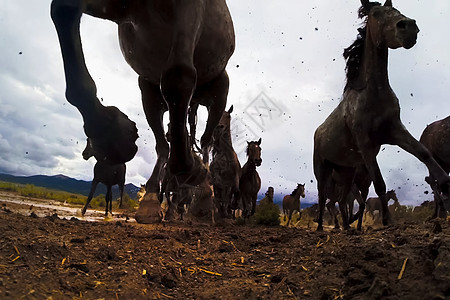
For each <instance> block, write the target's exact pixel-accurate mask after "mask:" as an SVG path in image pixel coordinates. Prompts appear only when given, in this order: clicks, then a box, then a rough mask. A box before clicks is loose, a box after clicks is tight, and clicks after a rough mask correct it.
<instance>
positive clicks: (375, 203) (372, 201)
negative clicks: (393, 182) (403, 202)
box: [364, 190, 400, 219]
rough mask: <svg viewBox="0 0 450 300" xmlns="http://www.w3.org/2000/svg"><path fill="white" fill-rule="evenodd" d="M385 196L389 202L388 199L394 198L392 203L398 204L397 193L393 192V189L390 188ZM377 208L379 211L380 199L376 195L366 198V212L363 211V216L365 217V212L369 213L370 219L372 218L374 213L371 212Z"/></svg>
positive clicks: (380, 208)
mask: <svg viewBox="0 0 450 300" xmlns="http://www.w3.org/2000/svg"><path fill="white" fill-rule="evenodd" d="M386 198H387V201H388V202H389V200H391V199H392V200H394V205H397V206H398V205H400V204H399V202H398V198H397V195H396V194H395V191H394V190H390V191H387V192H386ZM376 210H378V211H379V212H381V210H382V202H381V199H380V198H378V197H371V198H369V199H367V201H366V212H365V213H364V217H366V215H367V214H370V216H371V217H372V219H373V218H374V214H373V212H374V211H376Z"/></svg>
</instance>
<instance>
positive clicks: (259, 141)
mask: <svg viewBox="0 0 450 300" xmlns="http://www.w3.org/2000/svg"><path fill="white" fill-rule="evenodd" d="M257 144H258V146H259V145H261V138H259V140H258V142H257Z"/></svg>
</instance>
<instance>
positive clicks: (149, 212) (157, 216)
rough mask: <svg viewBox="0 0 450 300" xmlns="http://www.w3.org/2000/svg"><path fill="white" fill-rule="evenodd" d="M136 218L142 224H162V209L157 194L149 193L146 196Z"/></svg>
mask: <svg viewBox="0 0 450 300" xmlns="http://www.w3.org/2000/svg"><path fill="white" fill-rule="evenodd" d="M134 218H135V219H136V222H138V223H140V224H152V223H159V222H161V207H160V204H159V201H158V195H157V194H156V193H147V194H146V195H145V196H144V199H142V201H141V203H140V204H139V208H138V210H137V211H136V214H135V215H134Z"/></svg>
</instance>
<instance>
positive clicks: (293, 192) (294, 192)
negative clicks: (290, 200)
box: [291, 186, 299, 197]
mask: <svg viewBox="0 0 450 300" xmlns="http://www.w3.org/2000/svg"><path fill="white" fill-rule="evenodd" d="M298 188H299V187H298V186H297V187H296V188H295V190H293V191H292V193H291V196H292V197H294V196H295V194H296V193H297V191H298Z"/></svg>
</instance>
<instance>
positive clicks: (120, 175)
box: [81, 138, 126, 216]
mask: <svg viewBox="0 0 450 300" xmlns="http://www.w3.org/2000/svg"><path fill="white" fill-rule="evenodd" d="M92 156H94V153H93V150H92V143H91V139H90V138H88V139H87V144H86V148H85V149H84V151H83V158H84V159H85V160H88V159H89V158H91V157H92ZM125 172H126V166H125V164H112V163H111V162H109V161H97V162H96V163H95V166H94V179H93V180H92V185H91V190H90V191H89V195H88V198H87V200H86V204H85V205H84V207H83V209H82V210H81V214H82V215H83V216H84V214H85V213H86V210H87V208H88V206H89V203H90V202H91V200H92V197H93V196H94V193H95V189H96V188H97V185H98V184H99V183H103V184H104V185H106V196H105V200H106V205H105V206H106V207H105V216H107V215H108V211H109V213H111V215H112V192H111V188H112V186H113V185H116V184H117V185H119V191H120V200H119V207H122V198H123V188H124V185H125Z"/></svg>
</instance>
